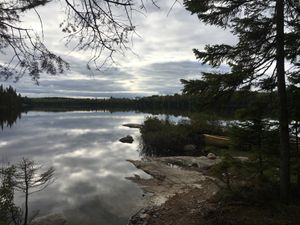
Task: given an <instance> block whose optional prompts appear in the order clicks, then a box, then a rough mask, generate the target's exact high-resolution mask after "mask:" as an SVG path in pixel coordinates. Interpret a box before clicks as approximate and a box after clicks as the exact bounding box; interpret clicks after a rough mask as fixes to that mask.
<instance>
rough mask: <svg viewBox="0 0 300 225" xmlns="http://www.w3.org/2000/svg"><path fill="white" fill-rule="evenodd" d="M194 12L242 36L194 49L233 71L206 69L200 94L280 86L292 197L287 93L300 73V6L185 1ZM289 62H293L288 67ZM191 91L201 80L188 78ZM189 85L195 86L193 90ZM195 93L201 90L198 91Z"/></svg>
mask: <svg viewBox="0 0 300 225" xmlns="http://www.w3.org/2000/svg"><path fill="white" fill-rule="evenodd" d="M184 5H185V7H186V9H187V10H189V11H190V12H191V13H192V14H197V16H198V18H199V19H200V20H201V21H202V22H204V23H206V24H209V25H215V26H219V27H221V28H224V29H230V30H231V32H232V33H233V34H234V35H235V36H237V37H238V41H237V43H236V44H235V45H228V44H218V45H207V46H206V47H205V49H204V50H197V49H194V53H195V55H196V57H197V59H199V60H201V61H202V62H203V63H207V64H210V65H212V66H213V67H218V66H220V64H221V63H224V62H225V63H227V64H228V65H229V66H230V68H231V71H230V72H228V73H205V74H204V75H203V78H202V80H201V82H196V83H197V85H198V88H197V89H196V91H197V92H198V93H209V94H211V95H213V96H218V93H220V91H223V93H229V94H230V93H232V92H233V91H235V90H239V89H247V90H250V89H251V88H252V87H255V88H261V89H263V90H273V89H274V88H276V87H277V92H278V102H279V107H278V113H279V123H280V192H281V197H282V200H283V201H285V202H287V201H288V193H289V186H290V165H289V160H290V159H289V158H290V152H289V130H288V115H287V97H286V83H285V78H286V76H295V77H298V76H299V66H300V65H299V63H297V57H298V56H299V54H300V45H299V43H300V38H299V37H300V32H299V31H300V26H299V24H300V23H299V22H300V6H299V4H298V3H296V1H293V0H286V1H285V0H264V1H254V0H232V1H224V0H219V1H216V0H202V1H199V0H184ZM285 60H288V61H289V64H290V65H291V66H292V67H291V68H289V69H288V70H286V69H285ZM183 82H184V84H185V89H184V91H186V92H188V91H189V89H191V87H189V86H190V85H192V82H194V83H195V81H183ZM188 87H189V88H188ZM194 91H195V90H194Z"/></svg>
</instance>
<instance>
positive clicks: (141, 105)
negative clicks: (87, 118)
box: [22, 91, 277, 116]
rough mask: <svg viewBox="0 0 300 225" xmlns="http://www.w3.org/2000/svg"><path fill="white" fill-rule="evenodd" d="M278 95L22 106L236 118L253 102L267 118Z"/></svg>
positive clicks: (51, 100) (54, 100)
mask: <svg viewBox="0 0 300 225" xmlns="http://www.w3.org/2000/svg"><path fill="white" fill-rule="evenodd" d="M275 99H276V97H275V94H270V93H262V92H251V91H237V92H235V93H233V94H231V95H230V96H229V95H227V94H225V93H224V94H222V93H221V94H220V96H219V97H218V98H216V99H215V101H214V103H213V104H211V101H210V100H211V99H209V100H208V99H207V98H206V97H203V96H199V95H187V94H174V95H165V96H159V95H153V96H149V97H140V98H134V99H129V98H113V97H110V98H103V99H92V98H86V99H76V98H60V97H46V98H27V97H25V98H23V99H22V103H23V105H24V106H25V107H26V108H27V109H28V110H30V109H34V110H50V111H51V110H53V111H56V110H59V111H64V110H66V111H68V110H78V109H82V110H109V111H132V110H134V111H141V112H149V113H155V112H159V113H166V114H175V115H176V114H180V113H181V114H182V113H183V112H184V113H187V112H199V111H206V112H207V111H208V112H209V111H211V112H213V113H214V114H220V115H231V116H232V115H234V113H235V112H236V111H237V110H238V109H242V108H245V107H248V106H249V105H251V104H254V102H258V101H259V102H262V104H263V105H264V108H265V109H267V110H266V111H268V114H269V115H268V116H271V115H273V114H274V113H275V111H276V110H275V109H276V106H277V103H276V101H275Z"/></svg>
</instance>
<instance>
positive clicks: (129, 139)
mask: <svg viewBox="0 0 300 225" xmlns="http://www.w3.org/2000/svg"><path fill="white" fill-rule="evenodd" d="M119 141H120V142H122V143H129V144H131V143H132V142H133V137H132V136H130V135H127V136H126V137H123V138H121V139H120V140H119Z"/></svg>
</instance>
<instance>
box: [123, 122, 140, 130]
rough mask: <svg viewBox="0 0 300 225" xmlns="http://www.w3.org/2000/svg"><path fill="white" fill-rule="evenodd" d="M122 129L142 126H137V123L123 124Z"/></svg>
mask: <svg viewBox="0 0 300 225" xmlns="http://www.w3.org/2000/svg"><path fill="white" fill-rule="evenodd" d="M123 126H124V127H129V128H138V129H140V128H142V126H143V125H142V124H138V123H126V124H123Z"/></svg>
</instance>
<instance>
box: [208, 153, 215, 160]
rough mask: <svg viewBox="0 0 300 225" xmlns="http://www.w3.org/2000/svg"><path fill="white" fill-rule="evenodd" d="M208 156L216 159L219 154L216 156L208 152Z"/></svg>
mask: <svg viewBox="0 0 300 225" xmlns="http://www.w3.org/2000/svg"><path fill="white" fill-rule="evenodd" d="M207 158H208V159H216V158H217V156H216V155H215V154H214V153H208V154H207Z"/></svg>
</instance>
